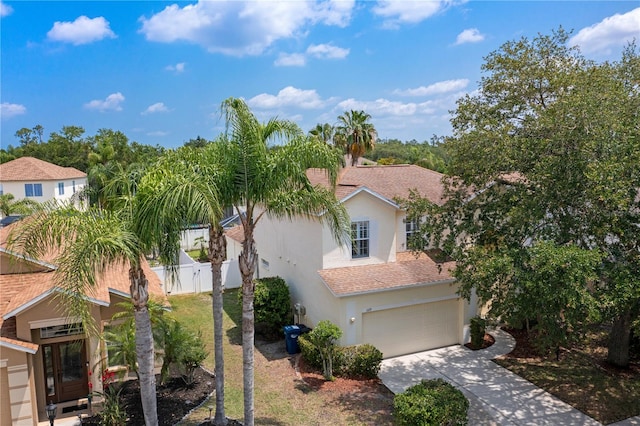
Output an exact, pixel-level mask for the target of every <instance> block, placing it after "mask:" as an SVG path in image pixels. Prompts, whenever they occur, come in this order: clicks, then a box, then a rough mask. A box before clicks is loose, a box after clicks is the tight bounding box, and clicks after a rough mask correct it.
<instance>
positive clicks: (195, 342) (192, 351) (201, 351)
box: [179, 332, 209, 386]
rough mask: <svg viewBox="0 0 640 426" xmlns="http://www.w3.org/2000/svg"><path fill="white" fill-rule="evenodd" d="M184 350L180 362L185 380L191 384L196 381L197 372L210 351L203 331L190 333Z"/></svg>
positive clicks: (188, 384)
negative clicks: (203, 337)
mask: <svg viewBox="0 0 640 426" xmlns="http://www.w3.org/2000/svg"><path fill="white" fill-rule="evenodd" d="M185 343H186V346H185V348H184V351H183V352H182V354H181V355H180V357H179V362H180V364H181V365H182V369H183V371H184V376H183V379H184V382H185V383H186V385H187V386H191V385H192V384H193V383H194V382H195V372H196V370H197V369H198V367H200V366H201V365H202V363H203V362H204V360H205V359H206V358H207V356H208V355H209V353H208V352H207V349H206V345H205V344H204V342H203V341H202V333H201V332H198V334H194V333H190V334H189V337H188V339H187V341H186V342H185Z"/></svg>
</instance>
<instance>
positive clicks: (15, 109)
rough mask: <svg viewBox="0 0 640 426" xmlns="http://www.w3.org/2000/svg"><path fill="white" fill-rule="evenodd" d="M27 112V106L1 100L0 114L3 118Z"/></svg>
mask: <svg viewBox="0 0 640 426" xmlns="http://www.w3.org/2000/svg"><path fill="white" fill-rule="evenodd" d="M26 112H27V108H26V107H25V106H24V105H20V104H10V103H9V102H3V103H2V104H1V105H0V116H1V117H2V118H3V119H5V118H11V117H15V116H16V115H22V114H25V113H26Z"/></svg>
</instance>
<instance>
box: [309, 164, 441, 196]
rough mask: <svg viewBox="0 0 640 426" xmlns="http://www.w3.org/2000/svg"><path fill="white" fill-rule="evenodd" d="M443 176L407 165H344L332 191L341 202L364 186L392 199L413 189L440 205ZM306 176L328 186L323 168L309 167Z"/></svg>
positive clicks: (314, 182) (311, 180)
mask: <svg viewBox="0 0 640 426" xmlns="http://www.w3.org/2000/svg"><path fill="white" fill-rule="evenodd" d="M443 176H444V175H443V174H442V173H438V172H435V171H433V170H429V169H425V168H424V167H420V166H416V165H409V164H401V165H387V166H356V167H345V168H343V169H342V170H341V171H340V174H339V176H338V182H337V185H336V188H335V193H336V197H337V198H338V199H339V200H341V201H344V200H345V199H346V198H347V197H349V196H350V195H351V194H353V193H354V192H356V191H358V190H359V189H360V188H364V187H366V188H368V189H369V190H371V191H373V192H375V193H376V194H379V195H380V196H381V197H384V198H386V199H387V200H389V201H391V202H393V200H394V199H395V198H407V197H408V196H409V191H410V190H412V189H415V190H417V191H418V192H419V193H420V194H421V195H422V196H423V197H425V198H427V199H428V200H429V201H431V202H433V203H436V204H442V203H443V201H444V200H443V194H444V187H443V185H442V177H443ZM307 177H308V178H309V180H310V182H311V184H313V185H321V186H324V187H326V188H329V187H330V186H329V180H328V176H327V174H326V172H325V171H324V170H321V169H309V170H308V171H307ZM394 204H395V203H394Z"/></svg>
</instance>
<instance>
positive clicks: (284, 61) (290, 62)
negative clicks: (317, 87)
mask: <svg viewBox="0 0 640 426" xmlns="http://www.w3.org/2000/svg"><path fill="white" fill-rule="evenodd" d="M306 63H307V58H306V57H305V56H304V54H302V53H281V54H280V55H278V59H276V60H275V62H274V65H276V66H278V67H303V66H305V64H306Z"/></svg>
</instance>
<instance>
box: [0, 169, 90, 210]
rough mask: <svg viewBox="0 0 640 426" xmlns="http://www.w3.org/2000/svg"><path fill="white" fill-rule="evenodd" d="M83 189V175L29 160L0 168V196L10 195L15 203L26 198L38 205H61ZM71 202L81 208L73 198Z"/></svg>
mask: <svg viewBox="0 0 640 426" xmlns="http://www.w3.org/2000/svg"><path fill="white" fill-rule="evenodd" d="M86 185H87V174H86V173H84V172H81V171H80V170H78V169H75V168H73V167H60V166H57V165H55V164H51V163H48V162H46V161H42V160H38V159H37V158H33V157H20V158H17V159H15V160H11V161H8V162H6V163H3V164H0V194H13V196H14V197H15V200H16V201H17V200H22V199H23V198H28V199H31V200H33V201H37V202H39V203H44V202H47V201H50V200H58V201H60V202H65V201H69V200H71V199H72V197H73V195H74V194H76V193H79V192H81V191H82V189H83V188H84V187H85V186H86ZM75 199H76V205H77V206H78V207H82V206H81V205H80V200H78V197H77V196H76V197H75Z"/></svg>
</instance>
